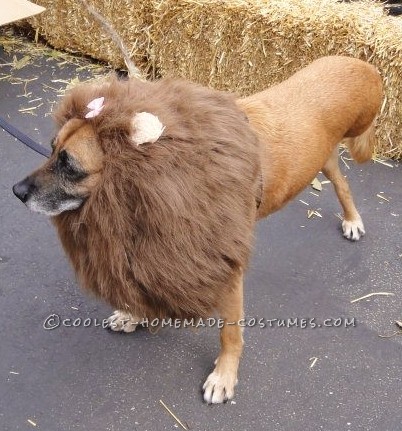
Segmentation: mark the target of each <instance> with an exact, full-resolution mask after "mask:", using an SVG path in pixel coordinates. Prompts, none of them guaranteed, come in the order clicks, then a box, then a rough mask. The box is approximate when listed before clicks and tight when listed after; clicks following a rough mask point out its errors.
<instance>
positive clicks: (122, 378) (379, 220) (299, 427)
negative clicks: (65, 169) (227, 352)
mask: <svg viewBox="0 0 402 431" xmlns="http://www.w3.org/2000/svg"><path fill="white" fill-rule="evenodd" d="M3 42H4V40H3ZM4 46H5V47H6V50H7V51H8V52H5V50H4V48H3V49H1V50H0V63H10V65H9V66H1V65H0V66H1V67H0V100H1V104H0V116H3V117H5V118H6V119H8V121H10V122H11V123H12V124H13V125H15V126H17V127H18V128H19V129H21V130H22V131H23V132H25V133H26V134H28V135H29V136H31V137H32V138H33V139H35V140H37V141H39V142H40V143H42V144H43V145H46V146H48V145H49V141H50V138H51V137H52V135H53V130H54V127H53V123H52V119H51V116H50V115H49V112H50V110H51V107H52V104H53V103H54V102H55V101H57V100H59V98H60V96H61V93H60V92H59V91H58V90H60V89H62V88H64V87H65V86H66V85H67V83H68V82H71V81H72V80H73V82H75V81H74V80H76V77H77V76H79V77H80V79H84V78H88V77H89V76H91V74H93V73H94V72H93V69H91V70H90V71H89V72H88V70H87V68H86V67H85V65H86V64H87V60H77V62H76V63H74V62H73V61H71V60H68V61H66V60H65V59H64V58H61V57H59V56H58V54H57V53H56V52H53V54H49V52H48V51H45V50H44V51H43V53H42V54H40V55H37V54H36V55H33V54H32V55H31V54H30V53H29V51H24V50H23V49H22V48H21V47H19V48H18V49H17V48H15V49H16V50H14V48H13V44H12V43H10V44H8V45H7V44H5V45H4V44H3V47H4ZM27 55H28V56H30V58H29V59H26V60H25V62H26V64H25V65H23V62H20V63H18V61H20V60H22V59H23V58H24V56H25V57H26V56H27ZM14 56H15V58H14ZM81 62H83V64H84V66H82V65H81ZM16 64H17V65H18V64H19V66H21V65H22V67H16ZM96 73H102V70H101V69H99V70H98V69H97V70H96ZM105 73H106V72H105ZM33 107H34V109H33ZM347 158H348V156H347V154H344V162H342V163H341V164H342V170H343V172H344V174H345V175H347V177H348V179H349V182H350V185H351V187H352V190H353V194H354V196H355V201H356V204H357V206H358V208H359V210H360V213H361V215H362V218H363V221H364V223H365V227H366V232H367V233H366V235H365V236H364V237H363V238H362V239H361V240H360V241H359V242H355V243H353V242H350V241H348V240H346V239H344V238H343V237H342V234H341V230H340V220H339V219H338V217H337V216H336V214H337V213H339V212H340V206H339V203H338V202H337V200H336V197H335V194H334V192H333V190H332V186H331V184H324V185H323V190H322V191H321V192H319V191H315V190H313V189H312V188H310V187H309V188H308V189H306V190H305V191H304V192H303V193H302V194H301V195H300V196H298V197H297V198H296V199H295V200H294V201H293V202H292V203H291V204H289V205H288V206H287V207H286V208H285V209H284V210H282V211H280V212H279V213H277V214H274V215H273V216H271V217H270V218H269V219H265V220H263V221H261V222H259V223H258V225H257V229H256V232H255V248H254V253H253V256H252V259H251V262H250V267H249V269H248V272H247V276H246V281H245V309H246V317H247V319H249V323H250V327H248V328H246V330H245V334H244V335H245V351H244V356H243V359H242V362H241V366H240V374H239V384H238V386H237V391H236V395H235V398H234V399H233V400H232V401H229V402H228V403H226V404H225V405H218V406H208V405H206V404H205V403H203V401H202V394H201V386H202V383H203V381H204V380H205V379H206V377H207V375H208V374H209V372H210V371H211V369H212V366H213V361H214V359H215V357H216V356H217V353H218V351H219V331H218V329H217V328H206V329H200V330H192V329H174V328H165V329H163V330H161V331H159V332H158V333H157V334H156V335H152V334H150V333H149V332H148V331H147V330H145V329H140V330H138V331H136V332H134V333H132V334H118V333H112V332H110V331H108V330H105V329H103V328H102V326H101V323H102V319H104V318H106V317H108V316H109V315H110V314H111V312H112V309H111V308H110V307H109V306H108V305H106V304H103V303H101V302H100V301H98V300H97V299H95V298H93V297H91V296H90V295H88V294H87V293H86V292H84V291H82V290H81V289H80V287H79V286H78V284H77V282H76V279H75V275H74V273H73V271H72V269H71V268H70V265H69V262H68V261H67V259H66V256H65V255H64V253H63V251H62V249H61V246H60V243H59V241H58V238H57V235H56V233H55V230H54V229H53V227H52V225H51V223H50V221H49V220H48V219H47V218H45V217H44V216H41V215H38V214H33V213H31V212H29V211H28V210H27V209H26V208H25V207H24V206H23V205H22V204H21V202H20V201H19V200H17V199H16V198H15V197H14V196H13V194H12V191H11V188H12V185H13V184H14V183H15V182H17V181H19V180H20V179H22V178H23V177H24V176H25V175H27V174H28V173H30V172H31V171H32V170H33V169H35V168H36V167H38V166H40V164H41V163H43V161H44V159H43V157H42V156H40V155H38V154H35V153H34V152H32V151H31V150H30V149H28V148H27V147H25V146H24V145H22V144H21V143H20V142H18V141H16V140H15V139H14V138H12V137H11V136H10V135H8V134H7V133H6V132H4V131H2V130H0V316H1V325H0V376H1V377H0V378H1V384H0V429H1V430H3V431H17V430H18V431H19V430H23V431H25V430H44V431H67V430H77V431H78V430H79V431H84V430H87V431H145V430H148V431H162V430H174V429H183V428H182V426H181V425H180V424H179V423H178V421H177V420H176V419H175V418H174V417H173V416H172V415H171V414H170V413H169V412H168V411H167V410H166V409H165V408H164V407H163V405H162V404H161V402H160V400H162V401H163V402H164V403H165V404H166V405H167V406H168V407H169V409H170V410H171V411H172V412H173V413H174V414H175V415H176V416H177V418H178V419H179V420H180V421H181V422H182V423H183V425H184V426H185V427H187V428H188V429H191V430H220V431H231V430H239V431H240V430H241V431H244V430H273V431H317V430H325V431H360V430H361V431H400V430H402V409H401V406H402V384H401V383H402V382H401V376H402V355H401V353H402V337H400V336H399V335H400V331H398V327H397V325H396V324H395V322H397V321H402V286H401V268H402V242H401V227H402V170H401V165H399V164H398V163H397V162H395V161H390V162H387V164H382V163H378V162H370V163H366V164H364V165H356V164H354V162H352V161H349V160H347ZM319 178H320V179H322V180H323V179H324V178H323V177H321V176H320V177H319ZM313 193H314V194H313ZM306 204H308V205H306ZM309 209H310V210H316V211H317V212H316V213H315V214H314V215H313V216H312V217H310V218H308V210H309ZM320 216H321V217H320ZM378 292H385V293H391V294H392V295H387V296H385V295H381V296H380V295H376V296H371V297H368V298H366V299H362V300H359V301H357V302H353V303H352V302H351V301H352V300H354V299H358V298H361V297H362V296H364V295H367V294H370V293H378ZM49 316H53V318H50V319H49ZM57 319H59V320H57ZM77 319H78V320H77ZM253 319H255V322H256V323H255V324H254V325H253V322H254V320H253ZM57 321H58V322H59V326H58V327H56V328H54V329H49V326H50V325H52V323H51V322H56V323H54V324H55V325H56V324H57ZM63 321H64V323H63ZM73 322H74V325H76V326H71V325H72V324H73ZM263 324H265V325H266V326H265V327H264V328H263V327H261V326H263ZM46 325H48V326H47V329H45V327H46ZM391 335H393V336H391ZM381 336H387V337H381Z"/></svg>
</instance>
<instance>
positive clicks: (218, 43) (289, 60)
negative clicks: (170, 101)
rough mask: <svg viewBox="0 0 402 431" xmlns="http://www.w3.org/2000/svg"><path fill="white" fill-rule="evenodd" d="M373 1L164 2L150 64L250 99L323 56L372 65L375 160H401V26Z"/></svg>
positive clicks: (175, 0)
mask: <svg viewBox="0 0 402 431" xmlns="http://www.w3.org/2000/svg"><path fill="white" fill-rule="evenodd" d="M395 19H396V18H391V17H388V16H386V14H385V12H384V9H383V7H382V6H381V5H380V4H379V3H375V2H373V1H363V2H353V3H339V2H336V1H335V0H299V1H288V0H269V1H268V0H253V1H246V0H227V1H219V0H197V1H191V0H164V1H162V2H161V4H160V7H159V10H158V13H157V15H156V16H155V22H154V27H153V28H154V34H153V41H154V62H155V65H156V66H157V67H158V68H159V69H160V73H161V75H162V76H166V75H170V76H182V77H185V78H189V79H191V80H194V81H197V82H201V83H202V84H205V85H209V86H212V87H215V88H219V89H223V90H230V91H236V92H238V93H239V94H241V95H248V94H251V93H253V92H256V91H260V90H262V89H264V88H267V87H268V86H270V85H272V84H275V83H278V82H280V81H282V80H284V79H286V78H287V77H289V76H290V75H291V74H292V73H294V72H295V71H296V70H298V69H300V68H301V67H303V66H305V65H307V64H308V63H310V62H311V61H313V60H314V59H316V58H318V57H321V56H324V55H349V56H353V57H356V58H360V59H363V60H367V61H369V62H370V63H372V64H374V65H376V66H377V67H378V69H379V70H380V72H381V74H382V76H383V78H384V83H385V92H386V95H385V101H384V105H383V107H382V113H381V115H380V118H379V120H378V136H379V144H378V146H377V154H378V155H383V156H387V157H396V158H398V157H402V127H401V121H402V73H401V70H402V43H401V41H402V27H401V26H399V25H398V24H396V21H394V20H395Z"/></svg>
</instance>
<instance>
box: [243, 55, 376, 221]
mask: <svg viewBox="0 0 402 431" xmlns="http://www.w3.org/2000/svg"><path fill="white" fill-rule="evenodd" d="M381 98H382V82H381V77H380V75H379V73H378V71H377V70H376V69H375V68H374V67H373V66H371V65H370V64H368V63H366V62H363V61H361V60H357V59H354V58H349V57H340V56H339V57H338V56H331V57H323V58H320V59H318V60H316V61H314V62H313V63H311V64H310V65H309V66H307V67H305V68H303V69H302V70H300V71H299V72H297V73H296V74H294V75H293V76H292V77H290V78H289V79H288V80H286V81H284V82H282V83H281V84H278V85H275V86H273V87H271V88H269V89H267V90H265V91H262V92H260V93H257V94H255V95H252V96H250V97H247V98H245V99H240V100H238V104H239V106H240V108H241V109H242V110H243V111H244V112H245V114H246V115H247V117H248V119H249V121H250V124H251V126H252V128H253V129H254V131H255V133H256V134H257V136H258V138H259V141H260V143H261V150H262V159H261V160H262V171H263V177H264V183H265V186H266V188H267V189H268V188H269V193H270V194H269V202H267V201H266V203H265V207H266V208H265V210H263V214H262V216H265V215H267V214H269V213H271V212H273V211H276V210H277V209H279V208H280V207H282V206H283V205H284V204H285V203H286V202H288V201H289V200H290V199H291V198H292V197H294V196H295V195H296V194H297V193H299V192H300V191H301V190H302V189H303V188H304V187H305V186H306V185H307V184H308V183H309V182H310V181H311V180H312V179H313V178H314V176H315V175H316V174H317V172H318V171H319V170H320V169H322V168H323V166H324V165H325V163H326V161H327V160H328V159H329V157H330V155H331V154H332V152H333V150H334V148H335V147H336V145H337V144H338V143H339V142H340V141H341V140H342V139H344V138H348V139H347V141H346V142H347V144H348V145H349V147H350V150H351V154H352V156H353V157H354V158H355V159H356V160H357V161H359V162H363V161H366V160H368V159H369V158H370V157H371V153H372V148H373V143H374V139H373V138H374V132H373V128H372V123H373V120H374V118H375V116H376V115H377V113H378V110H379V107H380V104H381ZM279 181H280V183H279Z"/></svg>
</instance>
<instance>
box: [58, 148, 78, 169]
mask: <svg viewBox="0 0 402 431" xmlns="http://www.w3.org/2000/svg"><path fill="white" fill-rule="evenodd" d="M57 166H58V168H59V169H60V170H61V171H62V172H64V173H65V174H68V175H71V174H74V173H75V167H74V165H73V163H72V160H71V159H70V156H69V155H68V153H67V151H66V150H62V151H60V153H59V157H58V158H57Z"/></svg>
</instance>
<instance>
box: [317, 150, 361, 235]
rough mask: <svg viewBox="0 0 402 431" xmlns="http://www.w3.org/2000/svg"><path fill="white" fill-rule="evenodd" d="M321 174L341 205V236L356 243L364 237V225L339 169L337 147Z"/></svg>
mask: <svg viewBox="0 0 402 431" xmlns="http://www.w3.org/2000/svg"><path fill="white" fill-rule="evenodd" d="M322 172H323V174H324V175H325V176H326V177H327V178H328V179H329V180H330V181H331V182H332V184H333V185H334V188H335V192H336V194H337V196H338V199H339V202H340V203H341V205H342V208H343V221H342V230H343V235H344V236H345V237H346V238H348V239H350V240H352V241H357V240H358V239H359V238H360V236H362V235H364V234H365V233H366V232H365V230H364V225H363V221H362V219H361V217H360V214H359V213H358V211H357V209H356V206H355V204H354V202H353V197H352V193H351V191H350V188H349V184H348V182H347V181H346V178H345V177H344V176H343V175H342V173H341V171H340V169H339V162H338V146H337V147H336V148H335V149H334V151H333V152H332V154H331V156H330V158H329V159H328V161H327V163H326V164H325V166H324V167H323V168H322Z"/></svg>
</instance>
